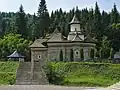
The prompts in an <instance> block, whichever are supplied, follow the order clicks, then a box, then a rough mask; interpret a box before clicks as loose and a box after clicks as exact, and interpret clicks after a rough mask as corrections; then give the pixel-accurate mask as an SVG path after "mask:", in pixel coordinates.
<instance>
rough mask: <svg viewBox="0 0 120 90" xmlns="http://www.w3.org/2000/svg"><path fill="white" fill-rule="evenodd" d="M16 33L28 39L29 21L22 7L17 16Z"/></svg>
mask: <svg viewBox="0 0 120 90" xmlns="http://www.w3.org/2000/svg"><path fill="white" fill-rule="evenodd" d="M16 31H17V33H19V34H21V35H22V37H24V38H27V36H28V31H27V19H26V14H25V12H24V9H23V6H22V5H21V6H20V8H19V11H18V12H17V15H16Z"/></svg>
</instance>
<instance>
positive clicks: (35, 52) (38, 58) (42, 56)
mask: <svg viewBox="0 0 120 90" xmlns="http://www.w3.org/2000/svg"><path fill="white" fill-rule="evenodd" d="M47 54H48V53H47V48H32V49H31V59H32V62H40V63H43V64H44V62H45V61H46V60H47Z"/></svg>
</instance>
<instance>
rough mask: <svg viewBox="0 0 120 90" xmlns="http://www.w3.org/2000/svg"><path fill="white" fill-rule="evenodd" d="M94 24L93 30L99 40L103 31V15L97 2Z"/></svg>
mask: <svg viewBox="0 0 120 90" xmlns="http://www.w3.org/2000/svg"><path fill="white" fill-rule="evenodd" d="M93 23H94V29H93V30H94V32H95V35H96V38H99V37H101V33H102V30H101V13H100V10H99V6H98V4H97V2H96V4H95V12H94V22H93Z"/></svg>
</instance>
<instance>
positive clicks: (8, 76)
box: [0, 62, 19, 85]
mask: <svg viewBox="0 0 120 90" xmlns="http://www.w3.org/2000/svg"><path fill="white" fill-rule="evenodd" d="M18 66H19V62H0V85H10V84H14V83H15V79H16V70H17V68H18Z"/></svg>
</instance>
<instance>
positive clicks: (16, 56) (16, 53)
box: [7, 51, 25, 58]
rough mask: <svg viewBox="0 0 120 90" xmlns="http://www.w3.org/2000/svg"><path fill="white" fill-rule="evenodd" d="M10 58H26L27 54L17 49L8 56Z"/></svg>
mask: <svg viewBox="0 0 120 90" xmlns="http://www.w3.org/2000/svg"><path fill="white" fill-rule="evenodd" d="M7 57H8V58H24V57H25V56H22V55H21V54H19V53H18V52H17V51H14V52H13V53H12V54H11V55H10V56H7Z"/></svg>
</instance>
